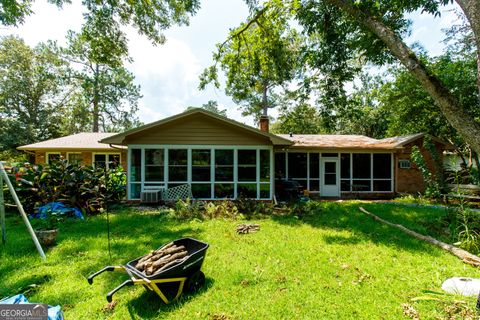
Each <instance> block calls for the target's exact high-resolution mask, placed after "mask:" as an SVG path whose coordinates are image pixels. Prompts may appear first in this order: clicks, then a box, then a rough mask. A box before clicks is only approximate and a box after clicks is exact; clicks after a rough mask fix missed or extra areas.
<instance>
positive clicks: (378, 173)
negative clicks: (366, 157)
mask: <svg viewBox="0 0 480 320" xmlns="http://www.w3.org/2000/svg"><path fill="white" fill-rule="evenodd" d="M392 176H393V174H392V155H391V154H390V153H375V154H373V191H392Z"/></svg>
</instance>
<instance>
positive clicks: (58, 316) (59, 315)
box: [0, 294, 63, 320]
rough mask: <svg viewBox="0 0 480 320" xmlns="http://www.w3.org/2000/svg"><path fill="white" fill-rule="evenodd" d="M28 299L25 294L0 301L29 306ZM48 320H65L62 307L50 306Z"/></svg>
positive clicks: (1, 302)
mask: <svg viewBox="0 0 480 320" xmlns="http://www.w3.org/2000/svg"><path fill="white" fill-rule="evenodd" d="M27 303H30V302H28V299H27V298H26V297H25V296H24V295H23V294H17V295H16V296H13V297H10V298H6V299H3V300H0V304H27ZM48 320H63V312H62V310H61V309H60V306H55V307H52V306H48Z"/></svg>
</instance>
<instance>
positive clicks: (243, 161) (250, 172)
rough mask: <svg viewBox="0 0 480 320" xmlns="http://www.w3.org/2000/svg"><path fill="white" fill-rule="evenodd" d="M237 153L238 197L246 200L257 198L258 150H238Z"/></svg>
mask: <svg viewBox="0 0 480 320" xmlns="http://www.w3.org/2000/svg"><path fill="white" fill-rule="evenodd" d="M237 152H238V153H237V159H238V160H237V162H238V184H237V195H238V196H239V197H245V198H257V150H238V151H237ZM247 182H252V183H247Z"/></svg>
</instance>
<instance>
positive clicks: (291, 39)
mask: <svg viewBox="0 0 480 320" xmlns="http://www.w3.org/2000/svg"><path fill="white" fill-rule="evenodd" d="M284 19H286V17H278V16H275V15H274V14H259V15H257V16H256V18H255V19H254V20H252V21H250V22H248V23H244V24H241V25H240V26H239V27H238V28H236V29H234V30H233V31H231V32H230V37H229V38H228V39H227V41H225V42H224V43H222V44H218V45H217V48H218V52H217V53H215V55H214V60H215V61H216V63H218V64H219V65H220V67H221V69H222V70H223V71H224V72H225V73H226V77H227V80H226V85H225V92H226V94H227V95H229V96H231V97H232V99H233V101H234V102H236V103H239V104H241V105H242V108H243V111H244V112H243V114H244V115H255V116H256V117H257V118H258V117H259V116H260V115H262V116H264V117H266V116H268V109H269V108H273V107H275V106H276V104H277V102H276V101H275V100H276V96H277V92H276V90H281V89H282V88H281V87H285V86H286V85H287V84H288V83H289V82H290V81H292V80H293V79H294V77H295V72H296V71H297V70H298V69H297V68H296V65H297V63H298V55H297V50H298V48H297V43H298V34H297V32H296V31H295V30H294V29H290V28H288V29H286V28H284V27H285V26H286V23H285V21H283V20H284ZM217 72H218V70H217V64H215V65H214V66H212V67H210V68H207V69H206V70H205V71H204V73H203V74H202V75H201V77H200V88H201V89H204V88H205V86H206V85H207V84H208V83H210V82H214V83H215V85H216V86H217V87H219V82H218V75H217Z"/></svg>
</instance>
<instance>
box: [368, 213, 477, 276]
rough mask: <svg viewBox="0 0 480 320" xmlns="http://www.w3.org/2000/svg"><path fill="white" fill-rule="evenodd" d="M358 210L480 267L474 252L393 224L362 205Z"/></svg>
mask: <svg viewBox="0 0 480 320" xmlns="http://www.w3.org/2000/svg"><path fill="white" fill-rule="evenodd" d="M359 209H360V211H362V212H363V213H365V214H366V215H368V216H370V217H372V218H373V219H374V220H376V221H379V222H381V223H384V224H386V225H389V226H391V227H394V228H397V229H400V230H402V231H403V232H405V233H406V234H409V235H411V236H413V237H415V238H417V239H420V240H423V241H427V242H429V243H431V244H433V245H436V246H437V247H440V248H442V249H443V250H446V251H448V252H450V253H451V254H453V255H454V256H456V257H458V258H460V259H462V261H463V262H465V263H468V264H470V265H472V266H474V267H480V257H478V256H476V255H474V254H471V253H470V252H468V251H465V250H463V249H460V248H457V247H455V246H452V245H451V244H448V243H445V242H442V241H438V240H437V239H435V238H432V237H430V236H424V235H423V234H420V233H417V232H415V231H412V230H410V229H408V228H405V227H404V226H402V225H401V224H395V223H392V222H390V221H387V220H383V219H382V218H380V217H379V216H376V215H374V214H373V213H371V212H368V211H367V210H365V209H364V208H363V207H360V208H359Z"/></svg>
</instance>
